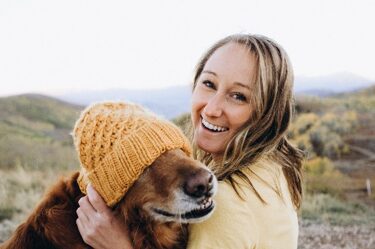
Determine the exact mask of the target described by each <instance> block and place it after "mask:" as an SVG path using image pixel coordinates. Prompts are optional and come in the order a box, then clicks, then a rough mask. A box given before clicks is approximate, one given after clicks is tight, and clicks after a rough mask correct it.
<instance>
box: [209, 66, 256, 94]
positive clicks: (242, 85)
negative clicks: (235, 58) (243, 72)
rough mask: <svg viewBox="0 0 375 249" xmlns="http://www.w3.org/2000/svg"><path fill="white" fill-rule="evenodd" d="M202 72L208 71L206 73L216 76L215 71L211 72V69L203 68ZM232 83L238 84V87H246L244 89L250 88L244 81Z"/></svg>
mask: <svg viewBox="0 0 375 249" xmlns="http://www.w3.org/2000/svg"><path fill="white" fill-rule="evenodd" d="M202 73H208V74H212V75H214V76H216V77H217V74H216V73H215V72H212V71H210V70H204V71H202ZM234 84H235V85H238V86H240V87H244V88H246V89H249V90H250V86H249V85H248V84H244V83H241V82H237V81H236V82H234Z"/></svg>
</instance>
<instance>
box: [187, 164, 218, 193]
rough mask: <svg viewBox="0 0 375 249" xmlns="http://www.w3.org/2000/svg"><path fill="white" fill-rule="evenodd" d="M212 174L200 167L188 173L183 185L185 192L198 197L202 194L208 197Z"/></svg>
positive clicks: (211, 185)
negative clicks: (190, 173)
mask: <svg viewBox="0 0 375 249" xmlns="http://www.w3.org/2000/svg"><path fill="white" fill-rule="evenodd" d="M213 177H214V176H213V174H212V173H211V172H209V171H207V170H205V169H200V170H199V171H197V172H195V173H194V174H192V175H190V176H189V177H188V178H187V180H186V182H185V185H184V192H185V194H187V195H189V196H192V197H195V198H199V197H202V196H207V197H210V196H211V195H212V193H211V191H210V190H211V189H212V187H213Z"/></svg>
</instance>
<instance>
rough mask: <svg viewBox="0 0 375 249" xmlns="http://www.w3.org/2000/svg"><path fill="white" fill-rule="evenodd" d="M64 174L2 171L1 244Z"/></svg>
mask: <svg viewBox="0 0 375 249" xmlns="http://www.w3.org/2000/svg"><path fill="white" fill-rule="evenodd" d="M60 175H66V173H64V172H60V173H56V172H55V171H52V170H43V171H27V170H25V169H23V168H22V167H18V168H17V169H14V170H0V179H1V181H0V200H1V202H0V242H1V241H3V240H5V239H7V238H8V237H9V236H10V234H11V232H13V231H14V229H15V228H16V227H17V226H18V225H19V224H20V223H21V222H22V221H23V220H24V219H25V218H26V217H27V216H28V214H29V213H30V212H31V211H32V209H33V208H34V207H35V206H36V205H37V203H38V201H40V199H41V197H42V195H43V193H44V191H45V189H46V188H47V187H48V186H50V185H51V184H52V183H53V182H55V181H56V180H57V178H58V177H59V176H60Z"/></svg>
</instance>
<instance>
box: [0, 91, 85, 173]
mask: <svg viewBox="0 0 375 249" xmlns="http://www.w3.org/2000/svg"><path fill="white" fill-rule="evenodd" d="M81 109H82V107H80V106H77V105H73V104H69V103H66V102H63V101H60V100H57V99H54V98H50V97H47V96H43V95H35V94H25V95H19V96H12V97H6V98H0V151H1V153H0V168H3V169H4V168H5V169H6V168H11V167H15V166H16V165H22V166H23V167H25V168H45V167H63V168H70V167H76V166H77V160H76V159H75V153H74V152H73V147H72V139H71V137H70V135H69V133H70V131H71V130H72V127H73V125H74V122H75V120H76V119H77V117H78V115H79V112H80V110H81Z"/></svg>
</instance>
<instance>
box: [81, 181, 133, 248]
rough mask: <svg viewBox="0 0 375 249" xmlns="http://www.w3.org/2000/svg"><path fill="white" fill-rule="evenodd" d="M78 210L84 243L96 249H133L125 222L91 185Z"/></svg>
mask: <svg viewBox="0 0 375 249" xmlns="http://www.w3.org/2000/svg"><path fill="white" fill-rule="evenodd" d="M78 204H79V208H78V209H77V215H78V219H77V221H76V222H77V226H78V230H79V232H80V233H81V236H82V238H83V241H84V242H85V243H87V244H88V245H90V246H91V247H93V248H95V249H133V247H132V244H131V242H130V239H129V235H128V230H127V228H126V225H125V224H124V223H123V221H121V220H119V219H118V218H117V217H116V215H115V214H114V213H113V212H112V210H111V209H110V208H108V207H107V206H106V204H105V202H104V200H103V199H102V198H101V197H100V195H99V194H98V193H97V192H96V191H95V189H94V188H93V187H92V186H91V185H89V186H88V187H87V196H84V197H82V198H81V199H80V200H79V201H78Z"/></svg>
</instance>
